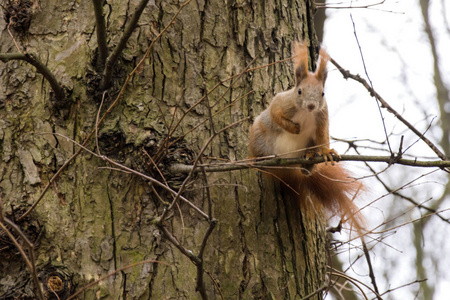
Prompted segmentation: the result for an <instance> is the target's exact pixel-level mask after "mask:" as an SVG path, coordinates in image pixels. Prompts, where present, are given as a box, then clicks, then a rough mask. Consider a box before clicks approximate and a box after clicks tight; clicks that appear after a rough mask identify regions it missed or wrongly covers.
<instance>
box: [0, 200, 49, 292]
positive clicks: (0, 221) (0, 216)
mask: <svg viewBox="0 0 450 300" xmlns="http://www.w3.org/2000/svg"><path fill="white" fill-rule="evenodd" d="M4 224H6V225H8V226H9V227H11V228H12V229H14V231H15V232H16V233H17V234H18V235H19V236H20V238H21V239H22V241H23V243H24V245H25V246H26V248H28V255H29V257H28V256H27V255H26V253H25V251H24V249H23V247H22V246H21V245H20V244H19V242H18V241H17V240H16V238H15V237H14V236H13V234H12V233H11V232H10V231H9V230H8V228H7V227H6V226H5V225H4ZM0 227H1V228H2V229H3V230H4V231H5V232H6V234H7V235H8V237H9V238H10V240H11V241H12V242H13V244H14V245H15V246H16V248H17V250H18V251H19V252H20V254H21V255H22V258H23V259H24V261H25V264H26V265H27V267H28V269H29V270H30V274H31V278H32V280H33V284H34V289H35V292H36V295H37V297H38V298H39V299H40V300H44V299H45V298H44V294H43V293H42V290H41V285H40V284H39V279H38V275H37V272H36V262H35V259H34V245H33V243H32V242H31V241H30V240H29V239H28V238H27V236H26V235H25V234H24V233H23V231H22V230H21V229H20V228H19V226H17V225H16V224H15V223H14V222H12V221H11V220H9V219H8V218H7V217H5V215H4V213H3V203H2V201H1V199H0Z"/></svg>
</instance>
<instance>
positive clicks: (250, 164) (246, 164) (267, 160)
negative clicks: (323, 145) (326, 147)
mask: <svg viewBox="0 0 450 300" xmlns="http://www.w3.org/2000/svg"><path fill="white" fill-rule="evenodd" d="M334 161H335V162H339V161H363V162H384V163H387V164H389V165H394V164H397V165H404V166H410V167H421V168H441V169H442V168H448V167H450V160H437V161H436V160H435V161H420V160H417V159H404V158H401V159H395V158H394V159H393V158H392V157H391V156H371V155H341V157H335V158H334ZM323 162H325V159H324V158H323V157H321V156H317V157H313V158H310V159H306V158H280V157H277V156H275V155H272V156H268V157H263V158H258V159H246V160H241V161H234V162H229V163H217V164H205V165H198V167H202V168H204V170H205V172H227V171H234V170H242V169H247V168H264V167H266V168H267V167H269V168H270V167H279V166H289V165H297V164H301V165H312V164H318V163H323ZM192 169H193V166H191V165H183V164H174V165H172V166H170V170H171V171H172V172H174V173H188V172H191V171H192ZM199 171H200V169H198V170H196V171H195V172H199Z"/></svg>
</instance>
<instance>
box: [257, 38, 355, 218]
mask: <svg viewBox="0 0 450 300" xmlns="http://www.w3.org/2000/svg"><path fill="white" fill-rule="evenodd" d="M319 54H320V60H319V63H318V67H317V69H316V71H315V72H314V73H312V72H309V71H308V49H307V47H306V44H305V43H303V42H296V43H294V45H293V57H294V58H293V60H294V75H295V86H294V87H293V88H292V89H290V90H288V91H285V92H281V93H279V94H277V95H275V97H274V98H273V100H272V101H271V103H270V105H269V107H268V108H267V109H266V110H264V111H263V112H262V113H261V114H260V115H259V116H258V117H257V118H256V119H255V121H254V123H253V125H252V126H251V128H250V152H251V154H252V156H254V157H262V156H270V155H277V156H278V157H282V158H290V157H307V158H310V157H312V156H314V155H320V156H323V157H324V158H325V163H320V164H316V165H308V166H298V165H297V166H295V168H293V166H288V167H284V168H283V167H280V168H275V169H268V171H269V172H270V173H271V174H273V175H274V177H275V178H278V179H279V180H280V181H281V182H282V187H283V188H284V189H285V188H287V189H288V190H291V191H292V190H293V191H295V194H297V195H298V196H297V197H296V198H298V199H299V201H300V203H299V204H300V207H301V208H308V207H311V205H308V204H312V207H313V208H314V209H317V208H320V207H321V206H324V207H325V208H327V209H329V210H331V211H332V212H334V213H338V214H339V215H341V216H342V217H343V218H344V217H346V218H347V219H351V220H355V217H354V215H355V213H356V212H357V207H356V206H355V204H354V203H353V202H352V196H353V195H354V193H356V191H357V190H358V189H359V187H360V184H359V183H358V182H356V181H355V180H352V179H351V178H349V175H348V174H347V171H346V170H345V169H344V168H343V167H341V166H340V165H335V164H334V160H333V157H339V155H338V153H337V152H336V151H335V150H334V149H330V137H329V131H328V130H329V128H328V127H329V121H328V108H327V102H326V101H325V97H324V86H325V81H326V79H327V70H326V66H327V62H328V60H329V56H328V54H327V52H326V51H325V50H324V49H321V50H320V52H319ZM327 161H330V162H331V165H330V164H327ZM286 185H289V187H287V186H286ZM307 202H309V203H307Z"/></svg>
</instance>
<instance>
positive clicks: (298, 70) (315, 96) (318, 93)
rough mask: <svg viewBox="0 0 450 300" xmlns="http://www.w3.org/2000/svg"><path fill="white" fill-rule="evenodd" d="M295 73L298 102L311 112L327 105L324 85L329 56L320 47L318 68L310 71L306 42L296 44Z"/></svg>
mask: <svg viewBox="0 0 450 300" xmlns="http://www.w3.org/2000/svg"><path fill="white" fill-rule="evenodd" d="M293 52H294V53H293V56H294V72H295V73H294V74H295V88H294V93H295V94H296V104H297V105H298V106H299V107H301V108H302V109H305V110H307V111H309V112H313V111H315V110H320V109H322V108H323V106H324V105H325V98H324V95H325V94H324V87H325V81H326V79H327V62H328V60H329V56H328V54H327V53H326V51H325V50H324V49H320V52H319V54H320V56H319V62H318V66H317V69H316V71H315V72H314V73H312V72H309V71H308V49H307V47H306V45H305V44H304V43H295V44H294V51H293Z"/></svg>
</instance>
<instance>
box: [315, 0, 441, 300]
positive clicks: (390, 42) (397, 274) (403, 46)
mask: <svg viewBox="0 0 450 300" xmlns="http://www.w3.org/2000/svg"><path fill="white" fill-rule="evenodd" d="M444 1H447V2H448V0H432V1H431V2H432V6H431V8H430V13H431V16H432V18H431V19H432V26H433V30H434V32H435V34H436V36H437V38H438V48H439V54H440V59H441V60H442V65H443V66H444V67H445V74H443V75H444V76H445V77H444V79H445V80H446V83H447V85H450V76H449V75H448V74H450V57H446V56H445V55H448V53H450V33H449V29H448V27H447V23H446V22H447V20H445V19H444V16H446V17H447V19H450V3H447V7H443V6H442V4H443V3H444ZM328 2H329V3H330V1H328ZM376 2H380V1H365V0H364V1H362V0H361V1H352V2H350V1H349V2H347V4H343V6H349V5H350V4H351V5H354V6H359V5H364V4H367V3H376ZM444 12H445V13H444ZM327 16H328V18H327V21H326V24H325V30H324V42H323V45H324V46H325V47H326V49H327V50H328V52H329V53H330V55H331V56H332V57H333V58H334V59H335V60H336V61H337V62H338V63H339V64H340V65H341V66H342V67H344V68H345V69H348V70H350V71H351V72H352V73H354V74H360V75H361V76H363V77H366V75H365V70H364V68H363V63H362V59H361V54H360V49H359V48H358V44H357V41H356V38H355V32H354V31H355V29H356V35H357V37H358V40H359V45H360V46H361V51H362V54H363V57H364V61H365V65H366V69H367V72H368V74H369V76H370V79H371V81H372V83H373V86H374V88H375V90H377V91H378V93H379V94H380V95H381V96H382V97H383V98H384V99H385V100H386V101H387V102H388V103H389V104H390V105H391V106H393V107H394V108H395V109H396V110H397V111H398V112H400V113H401V114H402V115H403V116H404V117H405V118H406V119H407V120H409V121H410V122H411V123H412V124H414V125H415V126H416V127H417V128H418V129H419V130H420V131H425V130H426V129H427V128H428V126H429V125H430V123H431V124H432V127H431V129H430V130H429V132H428V133H427V137H428V138H430V139H431V140H432V141H433V142H435V143H437V142H438V141H439V139H440V137H441V131H440V129H439V128H438V125H437V121H438V118H439V110H438V105H437V102H436V100H435V95H436V91H435V87H434V85H433V59H432V56H431V51H430V46H429V43H428V38H427V36H426V34H425V32H424V30H423V22H422V15H421V11H420V7H419V2H418V0H398V1H394V0H386V1H385V3H384V4H382V5H379V6H374V7H372V8H371V9H328V10H327ZM352 19H353V21H352ZM326 95H327V102H328V105H329V109H330V134H331V135H332V136H333V137H337V138H344V139H370V140H375V141H380V142H381V141H383V140H384V139H385V132H384V129H383V125H382V121H381V117H380V112H379V110H378V106H377V104H376V102H375V99H374V98H371V97H370V95H369V94H368V93H367V91H366V90H365V89H364V88H363V87H362V86H361V85H360V84H359V83H356V82H354V81H351V80H348V81H346V80H345V79H343V78H342V76H341V74H340V73H339V72H338V71H336V70H335V68H334V67H333V66H331V65H330V66H329V77H328V81H327V87H326ZM382 114H383V116H384V118H385V122H386V130H387V132H388V133H390V132H393V133H394V135H393V136H392V137H391V138H390V142H391V146H392V148H393V150H394V151H397V150H398V147H399V144H400V137H401V135H405V141H404V145H403V149H405V148H407V146H409V145H411V144H412V143H414V142H415V140H416V139H417V137H415V136H414V135H413V134H409V133H408V132H407V131H405V127H404V126H403V125H402V124H401V123H399V122H398V120H397V119H395V118H394V117H392V115H391V114H389V113H388V112H387V111H386V110H382ZM433 125H435V126H433ZM367 145H371V146H377V145H376V144H373V143H367ZM332 147H333V148H335V149H337V150H338V152H340V153H342V151H344V150H345V149H346V145H345V144H343V143H336V144H334V145H333V146H332ZM377 147H380V146H379V145H378V146H377ZM382 147H383V148H386V146H382ZM361 150H362V151H363V153H362V154H374V153H375V154H382V153H381V152H378V151H375V150H373V149H361ZM387 154H388V153H384V155H387ZM408 154H410V155H413V156H420V157H435V154H434V153H433V152H432V151H430V150H429V148H428V147H427V146H426V145H425V144H424V143H423V142H418V143H415V144H414V145H413V146H412V147H411V148H410V149H409V150H408ZM373 165H374V167H375V168H377V170H381V169H383V168H384V167H385V166H384V165H380V164H373ZM355 169H356V170H357V172H361V173H362V174H358V175H359V176H363V175H367V174H369V172H368V171H367V169H365V168H364V166H363V164H361V163H359V164H357V165H356V168H355ZM428 171H430V170H412V169H411V168H401V167H394V168H391V169H390V170H389V171H388V172H385V173H383V174H382V175H383V176H385V177H384V178H385V179H386V180H389V181H390V183H391V186H392V187H394V188H398V187H400V186H401V185H402V184H403V183H405V182H407V181H408V180H410V179H414V178H417V177H418V176H420V175H422V174H424V173H426V172H428ZM446 180H447V175H446V174H443V172H436V173H433V174H431V175H428V176H425V177H424V178H423V179H422V181H421V182H420V183H418V184H415V185H414V186H413V187H411V188H409V189H407V190H406V191H405V193H410V194H411V195H412V196H414V197H415V199H416V200H417V201H424V200H426V199H428V198H431V197H433V198H437V197H439V196H440V193H442V190H443V184H444V183H445V182H446ZM365 182H366V185H370V189H371V191H370V193H368V195H366V197H365V198H366V199H365V200H366V201H370V200H373V199H375V198H377V197H380V196H381V195H383V194H385V193H386V191H385V190H384V189H383V187H381V185H377V184H376V183H375V181H373V180H372V181H370V180H368V181H365ZM395 201H398V205H396V207H398V209H399V212H401V211H406V210H407V209H408V208H410V207H411V205H407V204H406V203H405V201H402V200H395ZM392 203H393V198H392V197H391V198H389V197H388V198H386V199H382V200H381V201H378V202H377V204H376V205H375V206H378V207H380V208H381V209H380V210H378V209H375V208H371V209H368V210H366V214H367V215H370V216H368V219H369V220H368V221H369V223H370V224H371V225H372V226H375V225H377V224H378V223H379V222H382V221H383V220H385V219H386V218H387V216H388V215H389V213H390V212H387V211H386V210H387V209H389V208H390V207H391V205H392ZM396 203H397V202H396ZM446 204H447V205H446V207H450V203H449V201H447V202H446ZM419 216H420V214H419V212H418V211H417V212H416V213H415V214H412V215H409V216H408V217H409V219H411V217H419ZM446 216H447V217H450V214H449V213H446ZM436 219H437V218H436ZM429 225H432V226H433V228H431V229H430V228H428V231H427V232H425V233H424V235H425V236H426V238H425V244H424V249H425V251H426V253H427V255H428V258H426V259H427V264H428V267H429V270H430V271H431V272H430V273H431V274H430V276H429V280H430V282H432V283H436V293H437V294H435V297H434V299H447V298H446V297H447V296H448V291H450V277H449V275H448V274H447V273H448V269H447V268H442V267H441V268H439V266H437V268H436V269H434V267H433V266H432V264H433V261H432V260H431V259H430V258H429V257H433V256H434V257H439V260H438V262H439V264H440V265H441V266H445V265H447V266H450V259H449V258H448V256H449V255H442V253H447V252H450V244H449V243H448V242H446V241H445V242H444V241H443V240H447V238H442V237H443V236H447V237H448V236H450V225H449V224H446V223H443V222H442V221H439V220H433V222H432V223H431V224H429ZM411 227H412V226H411V225H409V226H405V228H401V229H400V230H398V231H397V233H396V234H395V235H394V236H393V237H391V238H390V239H387V240H386V242H387V243H388V245H382V244H378V245H377V246H376V247H375V248H374V251H373V252H372V256H373V263H374V264H375V269H376V272H377V274H376V276H377V279H378V280H379V282H380V290H382V291H384V290H386V289H388V288H394V287H396V286H399V285H402V284H406V283H408V281H414V280H415V279H416V276H415V269H414V268H415V265H414V259H415V251H414V247H413V245H412V241H411V238H412V232H411ZM443 249H449V250H447V251H443ZM386 256H388V257H389V258H388V257H386ZM347 262H348V258H347ZM390 264H392V266H391V265H390ZM364 267H366V265H365V264H364V263H363V264H362V265H361V267H360V269H356V270H355V271H356V272H358V271H361V273H363V274H366V273H364V272H366V270H364ZM386 267H388V272H389V271H390V272H391V273H392V276H391V278H390V281H389V284H390V286H389V287H388V286H387V285H386V284H387V283H386V282H384V279H383V272H384V271H386ZM432 267H433V268H432ZM360 275H361V274H359V276H360ZM363 278H364V279H365V281H366V283H368V284H369V285H370V280H369V278H367V277H363ZM358 279H361V277H358ZM416 290H417V285H412V286H410V287H406V288H404V289H401V290H398V291H396V292H395V293H393V294H391V296H392V297H393V298H392V299H414V292H415V291H416ZM380 292H381V291H380ZM427 300H428V299H427Z"/></svg>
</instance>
